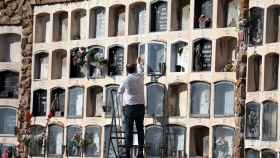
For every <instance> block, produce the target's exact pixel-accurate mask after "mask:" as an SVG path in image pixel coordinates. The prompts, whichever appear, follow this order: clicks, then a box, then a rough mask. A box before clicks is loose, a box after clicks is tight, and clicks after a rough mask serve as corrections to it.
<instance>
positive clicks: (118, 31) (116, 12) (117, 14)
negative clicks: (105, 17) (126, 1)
mask: <svg viewBox="0 0 280 158" xmlns="http://www.w3.org/2000/svg"><path fill="white" fill-rule="evenodd" d="M124 33H125V6H124V5H114V6H111V7H110V8H109V36H123V35H124Z"/></svg>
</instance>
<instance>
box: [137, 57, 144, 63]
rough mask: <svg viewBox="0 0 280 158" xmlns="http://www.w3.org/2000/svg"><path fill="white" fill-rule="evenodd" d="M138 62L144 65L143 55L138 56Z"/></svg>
mask: <svg viewBox="0 0 280 158" xmlns="http://www.w3.org/2000/svg"><path fill="white" fill-rule="evenodd" d="M136 62H137V64H140V65H143V64H144V60H143V59H142V58H141V57H138V58H137V61H136Z"/></svg>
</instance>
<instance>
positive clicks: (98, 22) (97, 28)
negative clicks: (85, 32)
mask: <svg viewBox="0 0 280 158" xmlns="http://www.w3.org/2000/svg"><path fill="white" fill-rule="evenodd" d="M105 11H106V9H105V7H95V8H92V9H91V10H90V19H89V21H90V24H89V38H100V37H104V36H105V23H106V18H105V17H106V16H105Z"/></svg>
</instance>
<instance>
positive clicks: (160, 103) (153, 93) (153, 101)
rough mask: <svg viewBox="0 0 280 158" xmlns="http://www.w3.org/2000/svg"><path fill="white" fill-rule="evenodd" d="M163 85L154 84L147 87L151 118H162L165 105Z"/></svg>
mask: <svg viewBox="0 0 280 158" xmlns="http://www.w3.org/2000/svg"><path fill="white" fill-rule="evenodd" d="M164 91H165V89H164V87H163V85H160V84H157V83H152V84H149V85H147V113H148V115H149V116H162V115H163V109H164V103H165V100H164V98H165V92H164Z"/></svg>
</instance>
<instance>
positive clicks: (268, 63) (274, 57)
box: [264, 53, 279, 91]
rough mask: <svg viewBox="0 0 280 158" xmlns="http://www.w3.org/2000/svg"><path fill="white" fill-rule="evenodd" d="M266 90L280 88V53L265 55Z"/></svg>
mask: <svg viewBox="0 0 280 158" xmlns="http://www.w3.org/2000/svg"><path fill="white" fill-rule="evenodd" d="M264 65H265V66H264V90H265V91H271V90H277V89H278V71H279V55H278V54H276V53H269V54H267V55H266V56H265V64H264Z"/></svg>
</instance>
